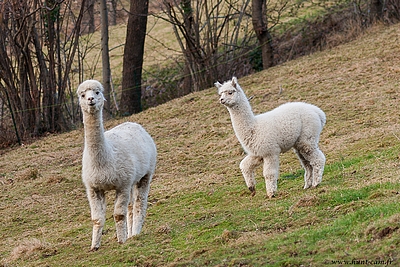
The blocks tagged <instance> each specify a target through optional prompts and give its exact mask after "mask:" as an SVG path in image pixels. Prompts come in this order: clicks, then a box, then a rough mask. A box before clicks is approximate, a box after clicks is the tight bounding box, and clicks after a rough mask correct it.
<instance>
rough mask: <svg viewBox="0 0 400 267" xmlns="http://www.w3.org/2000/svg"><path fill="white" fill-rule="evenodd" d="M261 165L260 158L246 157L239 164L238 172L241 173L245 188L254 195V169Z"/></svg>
mask: <svg viewBox="0 0 400 267" xmlns="http://www.w3.org/2000/svg"><path fill="white" fill-rule="evenodd" d="M261 163H262V158H260V157H256V156H251V155H248V156H246V157H245V158H244V159H243V160H242V161H241V162H240V170H241V171H242V174H243V177H244V180H245V182H246V185H247V187H248V188H249V190H250V191H251V192H252V195H254V194H255V193H256V179H255V178H254V169H255V168H256V167H257V166H259V165H260V164H261Z"/></svg>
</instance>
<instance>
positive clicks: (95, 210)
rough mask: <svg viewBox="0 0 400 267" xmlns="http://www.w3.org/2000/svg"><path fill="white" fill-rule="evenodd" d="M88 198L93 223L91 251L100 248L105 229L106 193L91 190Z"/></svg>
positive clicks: (88, 191) (88, 192)
mask: <svg viewBox="0 0 400 267" xmlns="http://www.w3.org/2000/svg"><path fill="white" fill-rule="evenodd" d="M87 196H88V200H89V205H90V213H91V217H92V222H93V232H92V245H91V247H90V250H92V251H94V250H98V249H99V247H100V242H101V236H102V234H103V227H104V223H105V221H106V199H105V195H104V191H99V190H94V189H92V188H89V189H88V190H87Z"/></svg>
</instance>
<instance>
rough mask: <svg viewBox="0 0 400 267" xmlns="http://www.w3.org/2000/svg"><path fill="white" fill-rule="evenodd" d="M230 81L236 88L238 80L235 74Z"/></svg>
mask: <svg viewBox="0 0 400 267" xmlns="http://www.w3.org/2000/svg"><path fill="white" fill-rule="evenodd" d="M231 83H232V86H233V87H235V88H236V89H237V86H238V81H237V78H236V77H235V76H233V77H232V81H231Z"/></svg>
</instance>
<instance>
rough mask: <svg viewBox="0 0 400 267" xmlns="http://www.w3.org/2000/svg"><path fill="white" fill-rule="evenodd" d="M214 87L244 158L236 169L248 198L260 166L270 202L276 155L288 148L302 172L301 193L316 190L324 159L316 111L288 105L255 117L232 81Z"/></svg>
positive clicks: (298, 104)
mask: <svg viewBox="0 0 400 267" xmlns="http://www.w3.org/2000/svg"><path fill="white" fill-rule="evenodd" d="M215 86H216V87H217V88H218V94H219V95H220V102H221V104H223V105H224V106H226V107H227V109H228V111H229V113H230V115H231V121H232V125H233V129H234V131H235V134H236V137H237V138H238V140H239V142H240V144H241V145H242V146H243V149H244V150H245V151H246V153H247V154H248V155H247V156H246V157H245V158H244V159H243V160H242V162H241V163H240V169H241V171H242V174H243V177H244V179H245V181H246V185H247V187H248V188H249V189H250V191H251V192H252V194H255V184H256V180H255V179H254V169H255V168H256V167H257V166H259V165H260V164H261V163H263V164H264V166H263V174H264V179H265V185H266V191H267V195H268V197H270V198H271V197H273V196H274V195H275V193H276V190H277V180H278V176H279V154H280V153H284V152H286V151H288V150H289V149H291V148H294V150H295V152H296V154H297V156H298V157H299V159H300V162H301V164H302V166H303V168H304V170H305V174H304V183H305V185H304V189H306V188H310V187H316V186H317V185H318V184H319V183H320V182H321V181H322V174H323V172H324V166H325V156H324V154H323V153H322V152H321V150H320V149H319V147H318V142H319V137H320V134H321V131H322V128H323V127H324V125H325V123H326V117H325V113H324V112H323V111H322V110H321V109H320V108H318V107H316V106H314V105H310V104H306V103H302V102H292V103H286V104H283V105H281V106H279V107H277V108H276V109H273V110H271V111H269V112H266V113H263V114H259V115H256V116H255V115H254V114H253V111H252V110H251V106H250V103H249V101H248V99H247V97H246V95H245V93H244V91H243V90H242V88H241V87H240V85H239V84H238V81H237V79H236V77H233V78H232V80H231V81H228V82H225V83H224V84H220V83H219V82H216V83H215Z"/></svg>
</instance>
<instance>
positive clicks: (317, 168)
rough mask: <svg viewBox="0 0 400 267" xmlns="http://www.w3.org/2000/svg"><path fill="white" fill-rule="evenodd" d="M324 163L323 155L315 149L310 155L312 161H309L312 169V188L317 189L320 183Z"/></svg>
mask: <svg viewBox="0 0 400 267" xmlns="http://www.w3.org/2000/svg"><path fill="white" fill-rule="evenodd" d="M325 161H326V159H325V155H324V153H322V151H321V150H320V149H319V148H318V147H317V148H316V149H315V150H314V151H313V153H312V159H310V163H311V166H312V167H313V182H312V186H313V187H317V186H318V185H319V184H320V183H321V181H322V175H323V174H324V167H325Z"/></svg>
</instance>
